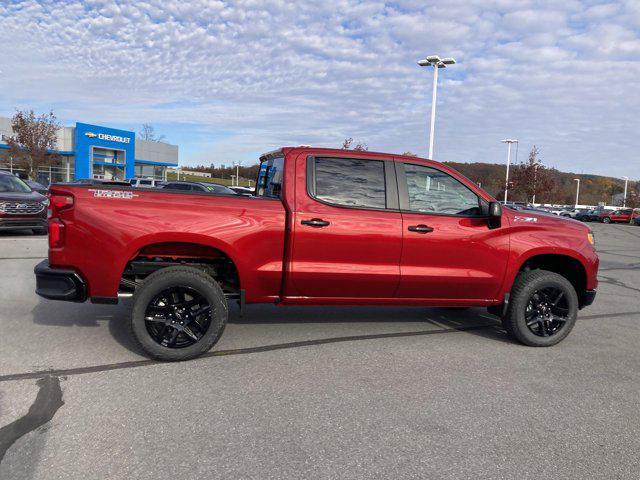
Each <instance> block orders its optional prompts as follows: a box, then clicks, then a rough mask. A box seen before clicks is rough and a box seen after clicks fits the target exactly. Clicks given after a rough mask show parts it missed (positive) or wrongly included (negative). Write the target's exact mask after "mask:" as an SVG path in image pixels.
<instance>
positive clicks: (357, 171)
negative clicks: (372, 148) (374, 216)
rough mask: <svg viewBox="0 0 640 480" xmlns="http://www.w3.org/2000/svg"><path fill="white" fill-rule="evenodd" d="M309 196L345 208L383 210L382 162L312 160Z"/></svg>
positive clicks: (384, 199)
mask: <svg viewBox="0 0 640 480" xmlns="http://www.w3.org/2000/svg"><path fill="white" fill-rule="evenodd" d="M314 166H315V185H314V190H315V191H314V192H311V193H312V196H314V197H315V198H317V199H318V200H322V201H324V202H328V203H333V204H336V205H345V206H347V207H367V208H385V207H386V193H385V177H384V162H382V161H379V160H361V159H358V158H316V159H315V165H314Z"/></svg>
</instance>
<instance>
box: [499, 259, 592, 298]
mask: <svg viewBox="0 0 640 480" xmlns="http://www.w3.org/2000/svg"><path fill="white" fill-rule="evenodd" d="M536 269H539V270H547V271H550V272H554V273H557V274H559V275H561V276H563V277H564V278H566V279H567V280H568V281H569V282H570V283H571V284H572V285H573V287H574V288H575V290H576V293H577V294H578V300H579V303H580V307H582V306H583V304H584V299H585V294H586V291H587V268H586V267H585V265H584V262H583V261H582V260H581V259H580V258H579V257H577V256H575V255H571V254H569V253H567V252H536V253H532V254H531V255H528V256H526V257H525V258H522V259H520V261H519V262H518V268H517V269H514V273H513V275H512V278H511V281H510V283H509V284H508V288H509V290H511V288H512V287H513V282H514V281H515V279H516V278H517V276H518V274H520V273H521V272H524V271H529V270H536Z"/></svg>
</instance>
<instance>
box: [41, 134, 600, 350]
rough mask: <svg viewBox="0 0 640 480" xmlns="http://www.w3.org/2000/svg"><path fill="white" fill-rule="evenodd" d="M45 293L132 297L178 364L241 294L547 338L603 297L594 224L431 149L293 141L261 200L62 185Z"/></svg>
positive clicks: (134, 328) (143, 335)
mask: <svg viewBox="0 0 640 480" xmlns="http://www.w3.org/2000/svg"><path fill="white" fill-rule="evenodd" d="M48 227H49V258H48V261H44V262H42V263H41V264H39V265H37V266H36V268H35V274H36V277H37V290H36V292H37V293H38V294H39V295H41V296H42V297H45V298H48V299H58V300H67V301H74V302H84V301H85V300H87V299H90V300H91V301H92V302H94V303H117V302H118V299H119V298H122V297H133V307H132V314H131V319H130V327H131V332H132V334H133V336H134V338H135V339H136V340H137V342H138V343H139V344H140V346H141V347H142V349H143V350H144V351H145V352H146V353H147V354H148V355H149V356H151V357H153V358H157V359H162V360H183V359H188V358H193V357H195V356H197V355H199V354H202V353H203V352H205V351H207V350H208V349H210V348H211V347H212V346H213V345H214V344H215V343H216V342H217V340H218V339H219V338H220V336H221V334H222V332H223V329H224V327H225V324H226V322H227V316H228V308H227V304H228V302H229V301H231V300H234V301H238V302H239V303H240V306H241V309H242V308H244V305H245V304H253V303H265V302H269V303H275V304H277V305H283V306H286V305H423V306H438V307H487V308H488V309H489V311H490V312H492V313H493V314H495V315H497V316H499V317H500V318H501V319H502V322H503V325H504V327H505V329H506V330H507V332H508V333H509V334H511V335H512V336H513V337H514V338H515V339H517V340H519V341H520V342H522V343H524V344H526V345H531V346H550V345H554V344H556V343H558V342H559V341H561V340H562V339H564V338H565V337H566V336H567V335H568V334H569V332H570V330H571V329H572V328H573V326H574V324H575V322H576V316H577V313H578V310H579V309H580V308H582V307H585V306H587V305H589V304H591V303H592V302H593V300H594V297H595V292H596V286H597V280H596V274H597V270H598V257H597V255H596V252H595V249H594V246H593V235H592V233H591V232H590V230H589V229H588V228H587V227H586V226H585V225H583V224H582V223H580V222H577V221H575V220H570V219H564V218H559V217H556V216H553V215H547V214H540V213H533V212H528V211H527V212H524V211H516V210H511V209H506V208H505V209H502V207H501V205H500V203H498V202H496V201H495V199H493V198H492V197H491V196H490V195H489V194H488V193H486V192H485V191H484V190H482V189H480V188H478V187H477V186H476V185H475V184H474V183H473V182H471V181H470V180H468V179H467V178H465V177H464V176H462V175H460V174H459V173H457V172H456V171H454V170H452V169H451V168H449V167H447V166H445V165H443V164H440V163H437V162H434V161H430V160H424V159H420V158H416V157H409V156H401V155H393V154H383V153H374V152H368V151H366V152H356V151H347V150H334V149H320V148H310V147H288V148H282V149H279V150H277V151H274V152H271V153H267V154H265V155H263V156H262V157H261V158H260V169H259V173H258V178H257V184H256V190H255V194H254V196H251V197H248V196H240V195H220V194H216V193H209V192H189V191H177V190H176V191H171V190H167V189H162V190H151V189H142V188H140V189H137V188H131V187H125V186H106V185H100V184H97V185H72V184H57V185H52V186H51V189H50V213H49V220H48Z"/></svg>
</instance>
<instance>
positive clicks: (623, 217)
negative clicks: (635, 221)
mask: <svg viewBox="0 0 640 480" xmlns="http://www.w3.org/2000/svg"><path fill="white" fill-rule="evenodd" d="M636 215H637V214H636ZM636 215H634V214H633V210H632V209H631V208H623V209H620V210H614V211H613V212H612V211H608V212H601V213H600V215H598V220H599V221H600V222H602V223H630V222H631V219H632V218H633V217H635V216H636Z"/></svg>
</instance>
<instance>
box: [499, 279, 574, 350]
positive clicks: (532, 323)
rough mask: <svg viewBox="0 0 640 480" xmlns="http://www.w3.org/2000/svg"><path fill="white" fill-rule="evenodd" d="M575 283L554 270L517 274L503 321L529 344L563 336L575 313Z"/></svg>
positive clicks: (552, 341)
mask: <svg viewBox="0 0 640 480" xmlns="http://www.w3.org/2000/svg"><path fill="white" fill-rule="evenodd" d="M578 307H579V300H578V294H577V292H576V289H575V287H574V285H573V284H572V283H571V282H569V280H568V279H566V278H565V277H563V276H562V275H560V274H559V273H556V272H550V271H547V270H541V269H534V270H528V271H523V272H521V273H519V274H518V276H517V277H516V280H515V282H514V284H513V287H512V289H511V296H510V298H509V303H508V306H507V312H506V314H505V315H504V316H503V317H502V325H503V327H504V328H505V330H506V331H507V333H508V334H509V335H510V336H512V337H513V338H514V339H516V340H518V341H519V342H521V343H523V344H525V345H528V346H531V347H550V346H552V345H555V344H557V343H559V342H561V341H562V340H564V339H565V338H566V337H567V335H569V333H570V332H571V330H572V329H573V327H574V325H575V323H576V320H577V317H578Z"/></svg>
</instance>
